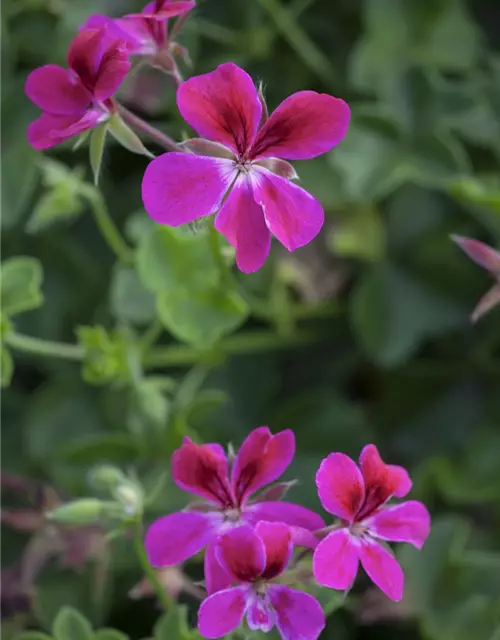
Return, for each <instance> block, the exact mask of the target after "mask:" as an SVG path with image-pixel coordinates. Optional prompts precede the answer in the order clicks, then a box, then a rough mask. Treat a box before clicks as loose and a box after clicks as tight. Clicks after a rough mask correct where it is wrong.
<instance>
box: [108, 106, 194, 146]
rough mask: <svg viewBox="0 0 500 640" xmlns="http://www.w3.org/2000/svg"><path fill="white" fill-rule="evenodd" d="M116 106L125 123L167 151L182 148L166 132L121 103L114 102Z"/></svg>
mask: <svg viewBox="0 0 500 640" xmlns="http://www.w3.org/2000/svg"><path fill="white" fill-rule="evenodd" d="M116 107H117V109H118V113H119V114H120V115H121V117H122V118H123V119H124V121H125V122H126V123H127V124H130V125H131V126H132V127H134V128H135V129H137V130H138V131H141V132H142V133H144V134H145V135H147V136H148V137H149V138H151V140H154V141H155V142H157V143H158V144H159V145H160V146H161V147H164V148H165V149H167V151H182V152H184V149H183V148H182V147H180V146H179V145H178V144H177V143H176V142H175V141H174V140H172V138H171V137H170V136H167V134H166V133H163V132H162V131H160V130H159V129H157V128H156V127H153V126H152V125H150V124H149V123H148V122H146V121H145V120H143V119H142V118H139V116H136V115H135V113H132V112H131V111H129V110H128V109H126V108H125V107H124V106H123V105H121V104H118V103H116Z"/></svg>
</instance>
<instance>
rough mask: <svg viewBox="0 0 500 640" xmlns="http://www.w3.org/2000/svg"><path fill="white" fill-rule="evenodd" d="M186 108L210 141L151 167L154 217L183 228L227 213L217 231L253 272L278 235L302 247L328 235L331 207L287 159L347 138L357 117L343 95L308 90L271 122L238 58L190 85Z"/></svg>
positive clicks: (146, 187) (194, 143) (148, 187)
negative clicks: (309, 190) (301, 184)
mask: <svg viewBox="0 0 500 640" xmlns="http://www.w3.org/2000/svg"><path fill="white" fill-rule="evenodd" d="M177 105H178V108H179V111H180V112H181V115H182V117H183V118H184V119H185V120H186V122H188V123H189V124H190V125H191V126H192V127H193V129H195V130H196V131H197V133H198V134H199V135H200V136H202V138H201V139H200V138H195V139H193V140H191V141H188V142H187V143H186V148H187V149H188V150H189V151H191V153H167V154H164V155H162V156H160V157H158V158H156V159H155V160H153V161H152V162H151V163H150V164H149V166H148V167H147V169H146V172H145V174H144V179H143V183H142V197H143V201H144V206H145V208H146V211H147V212H148V214H149V215H150V216H151V217H152V218H153V220H155V221H156V222H159V223H160V224H165V225H170V226H173V227H176V226H178V225H182V224H185V223H188V222H193V221H194V220H196V219H198V218H201V217H204V216H208V215H210V214H213V213H216V212H218V213H217V216H216V218H215V228H216V229H217V230H218V231H219V232H220V233H222V234H223V235H224V236H225V237H226V239H227V240H228V242H229V243H230V244H231V245H233V247H234V248H235V249H236V263H237V265H238V267H239V269H240V270H241V271H244V272H246V273H249V272H252V271H256V270H257V269H259V268H260V267H261V266H262V265H263V264H264V262H265V260H266V257H267V255H268V254H269V250H270V246H271V234H272V235H274V236H275V237H276V238H277V239H278V240H279V241H280V242H281V243H282V244H283V245H284V246H285V247H286V248H287V249H288V250H289V251H294V250H295V249H297V248H298V247H301V246H303V245H305V244H307V243H308V242H310V241H311V240H312V239H313V238H314V237H315V236H316V235H317V234H318V233H319V231H320V230H321V227H322V226H323V221H324V212H323V208H322V207H321V204H320V203H319V202H318V201H317V200H316V198H314V197H313V196H312V195H310V194H309V193H307V191H305V190H304V189H302V188H301V187H299V186H298V185H297V184H295V183H294V182H292V181H291V180H293V179H294V178H296V177H297V175H296V173H295V171H294V169H293V167H292V166H291V165H290V164H289V163H288V162H286V161H285V160H282V159H281V158H286V159H288V160H303V159H308V158H315V157H316V156H319V155H320V154H322V153H325V152H327V151H329V150H330V149H332V147H334V146H335V145H336V144H338V143H339V142H340V141H341V140H342V138H343V137H344V136H345V134H346V132H347V126H348V123H349V117H350V112H349V107H348V106H347V104H346V103H345V102H344V101H343V100H340V99H338V98H334V97H332V96H329V95H326V94H319V93H316V92H314V91H299V92H298V93H295V94H293V95H291V96H290V97H288V98H287V99H286V100H284V102H282V103H281V104H280V105H279V106H278V108H277V109H276V110H275V111H274V112H273V113H272V114H271V116H270V117H269V118H267V112H266V109H265V107H264V106H263V102H262V100H261V98H260V96H259V92H258V91H257V89H256V87H255V85H254V83H253V81H252V79H251V78H250V76H249V75H248V74H247V73H246V72H245V71H243V69H240V68H239V67H238V66H237V65H235V64H233V63H232V62H228V63H226V64H222V65H220V66H219V67H217V69H215V71H212V72H210V73H206V74H204V75H201V76H196V77H194V78H190V79H189V80H187V81H186V82H184V83H183V84H182V85H181V86H180V87H179V90H178V92H177Z"/></svg>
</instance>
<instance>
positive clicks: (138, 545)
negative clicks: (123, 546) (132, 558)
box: [134, 523, 174, 610]
mask: <svg viewBox="0 0 500 640" xmlns="http://www.w3.org/2000/svg"><path fill="white" fill-rule="evenodd" d="M142 538H143V531H142V525H141V524H139V523H137V524H136V526H135V529H134V549H135V552H136V554H137V558H138V559H139V562H140V564H141V567H142V569H143V571H144V574H145V576H146V577H147V579H148V580H149V581H150V582H151V584H152V586H153V587H154V589H155V591H156V595H157V596H158V600H159V601H160V602H161V604H162V606H163V607H164V608H165V609H168V610H170V609H171V608H172V607H173V606H174V601H173V599H172V598H171V597H170V595H169V593H168V592H167V590H166V589H165V587H164V586H163V585H162V583H161V582H160V579H159V578H158V575H157V573H156V571H155V570H154V568H153V567H152V566H151V565H150V564H149V560H148V556H147V554H146V549H145V548H144V543H143V541H142Z"/></svg>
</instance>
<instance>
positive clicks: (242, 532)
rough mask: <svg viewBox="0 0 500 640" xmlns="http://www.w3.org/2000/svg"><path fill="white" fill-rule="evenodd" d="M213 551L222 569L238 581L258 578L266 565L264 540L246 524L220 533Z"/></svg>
mask: <svg viewBox="0 0 500 640" xmlns="http://www.w3.org/2000/svg"><path fill="white" fill-rule="evenodd" d="M215 553H216V556H217V559H218V560H219V562H220V564H221V565H222V566H223V567H224V569H225V570H226V571H227V572H228V573H230V574H231V575H232V576H233V577H234V578H235V579H236V580H238V581H239V582H250V581H252V580H254V579H256V578H258V577H259V576H261V575H262V573H263V571H264V569H265V566H266V548H265V546H264V542H263V541H262V540H261V539H260V537H259V536H258V535H257V534H256V533H255V531H254V530H253V528H252V527H249V526H248V525H246V524H244V525H241V526H239V527H235V528H234V529H230V530H229V531H228V532H227V533H224V534H223V535H221V536H220V537H219V539H218V542H217V549H216V552H215Z"/></svg>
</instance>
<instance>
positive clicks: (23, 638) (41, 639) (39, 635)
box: [15, 631, 52, 640]
mask: <svg viewBox="0 0 500 640" xmlns="http://www.w3.org/2000/svg"><path fill="white" fill-rule="evenodd" d="M15 640H52V636H49V635H47V634H46V633H43V632H42V631H21V633H19V634H17V635H16V637H15Z"/></svg>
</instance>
